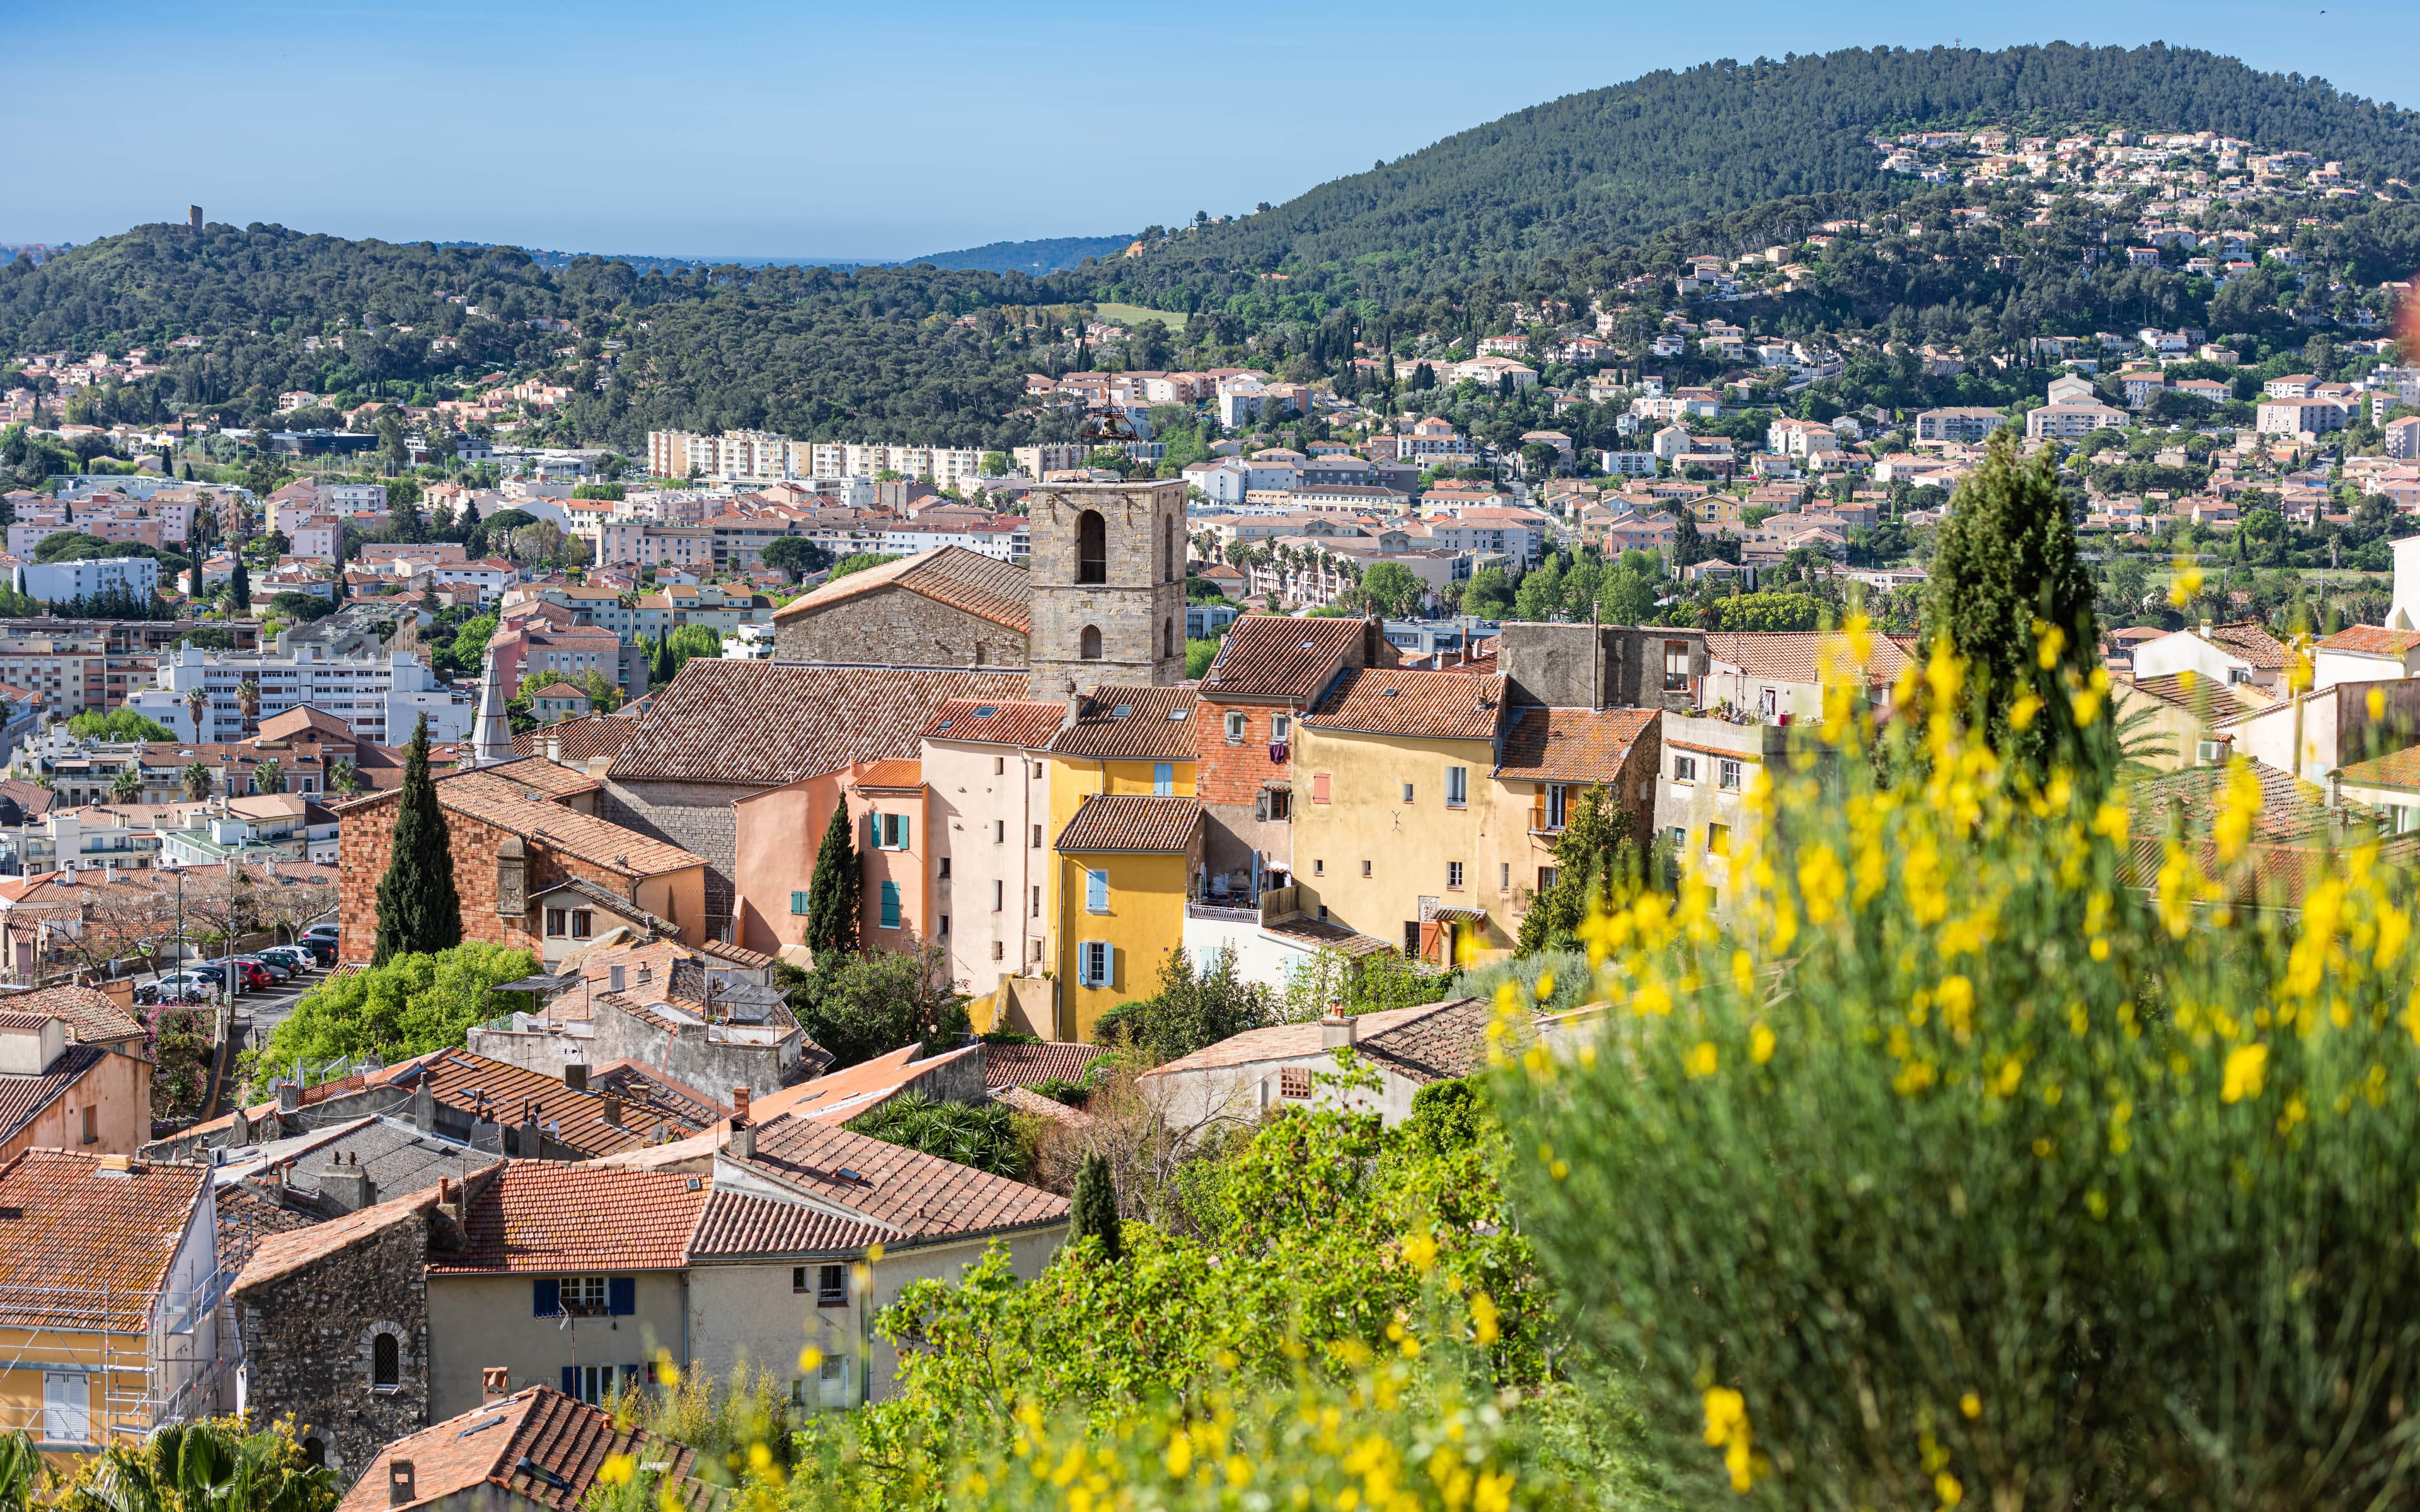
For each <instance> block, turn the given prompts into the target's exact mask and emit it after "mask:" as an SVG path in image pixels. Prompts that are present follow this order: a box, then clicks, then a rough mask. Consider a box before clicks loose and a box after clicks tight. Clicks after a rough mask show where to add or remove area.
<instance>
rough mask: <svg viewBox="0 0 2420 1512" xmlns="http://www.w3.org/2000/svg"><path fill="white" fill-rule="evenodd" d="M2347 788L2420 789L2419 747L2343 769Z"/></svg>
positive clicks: (2409, 747)
mask: <svg viewBox="0 0 2420 1512" xmlns="http://www.w3.org/2000/svg"><path fill="white" fill-rule="evenodd" d="M2344 781H2345V785H2346V786H2348V787H2366V788H2420V746H2406V747H2405V748H2403V749H2401V750H2397V751H2389V752H2388V753H2387V754H2385V755H2383V756H2375V757H2372V758H2371V759H2370V760H2368V761H2366V762H2355V763H2354V764H2352V765H2350V766H2348V767H2346V768H2345V769H2344Z"/></svg>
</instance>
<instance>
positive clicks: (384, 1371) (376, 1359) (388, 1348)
mask: <svg viewBox="0 0 2420 1512" xmlns="http://www.w3.org/2000/svg"><path fill="white" fill-rule="evenodd" d="M402 1381H403V1350H402V1347H401V1346H400V1345H398V1344H397V1343H396V1337H395V1335H392V1334H380V1335H376V1336H375V1337H373V1338H372V1339H371V1340H370V1390H372V1391H393V1390H395V1389H396V1386H398V1385H400V1384H402Z"/></svg>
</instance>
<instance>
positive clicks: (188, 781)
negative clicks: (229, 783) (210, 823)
mask: <svg viewBox="0 0 2420 1512" xmlns="http://www.w3.org/2000/svg"><path fill="white" fill-rule="evenodd" d="M178 777H179V779H180V780H181V781H182V782H183V784H184V788H185V796H186V797H187V798H189V799H191V800H192V801H194V802H195V803H199V802H201V801H202V800H203V799H204V798H207V797H209V795H210V769H209V767H208V766H206V765H204V764H202V763H200V762H198V761H196V762H189V763H187V764H186V766H185V769H184V771H183V772H182V773H180V774H178Z"/></svg>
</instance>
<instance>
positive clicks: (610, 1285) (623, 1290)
mask: <svg viewBox="0 0 2420 1512" xmlns="http://www.w3.org/2000/svg"><path fill="white" fill-rule="evenodd" d="M638 1310H639V1278H638V1277H637V1276H634V1275H616V1276H608V1277H606V1279H605V1311H606V1312H608V1313H609V1314H611V1315H613V1317H615V1318H628V1317H629V1316H630V1315H631V1314H632V1313H635V1312H637V1311H638Z"/></svg>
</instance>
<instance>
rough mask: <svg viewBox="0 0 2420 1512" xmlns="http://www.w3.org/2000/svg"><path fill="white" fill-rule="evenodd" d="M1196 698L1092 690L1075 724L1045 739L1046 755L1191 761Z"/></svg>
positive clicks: (1171, 691) (1187, 692)
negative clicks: (1049, 738)
mask: <svg viewBox="0 0 2420 1512" xmlns="http://www.w3.org/2000/svg"><path fill="white" fill-rule="evenodd" d="M1199 696H1200V695H1199V694H1198V693H1197V692H1196V691H1195V690H1194V689H1193V688H1190V687H1117V686H1115V685H1105V686H1103V687H1096V688H1094V689H1093V691H1092V692H1091V693H1090V694H1088V695H1086V696H1085V698H1084V702H1083V703H1082V705H1081V708H1080V710H1079V712H1078V714H1077V716H1076V722H1075V723H1074V724H1072V725H1069V726H1068V727H1067V728H1066V729H1064V730H1062V731H1060V732H1059V733H1058V734H1056V735H1054V736H1052V737H1051V741H1050V749H1051V752H1052V753H1053V754H1055V755H1060V756H1088V757H1094V758H1107V759H1109V760H1111V761H1162V762H1166V761H1191V760H1192V759H1193V716H1194V704H1195V702H1196V701H1197V700H1198V698H1199ZM1121 710H1123V711H1124V712H1123V713H1122V712H1120V711H1121Z"/></svg>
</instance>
